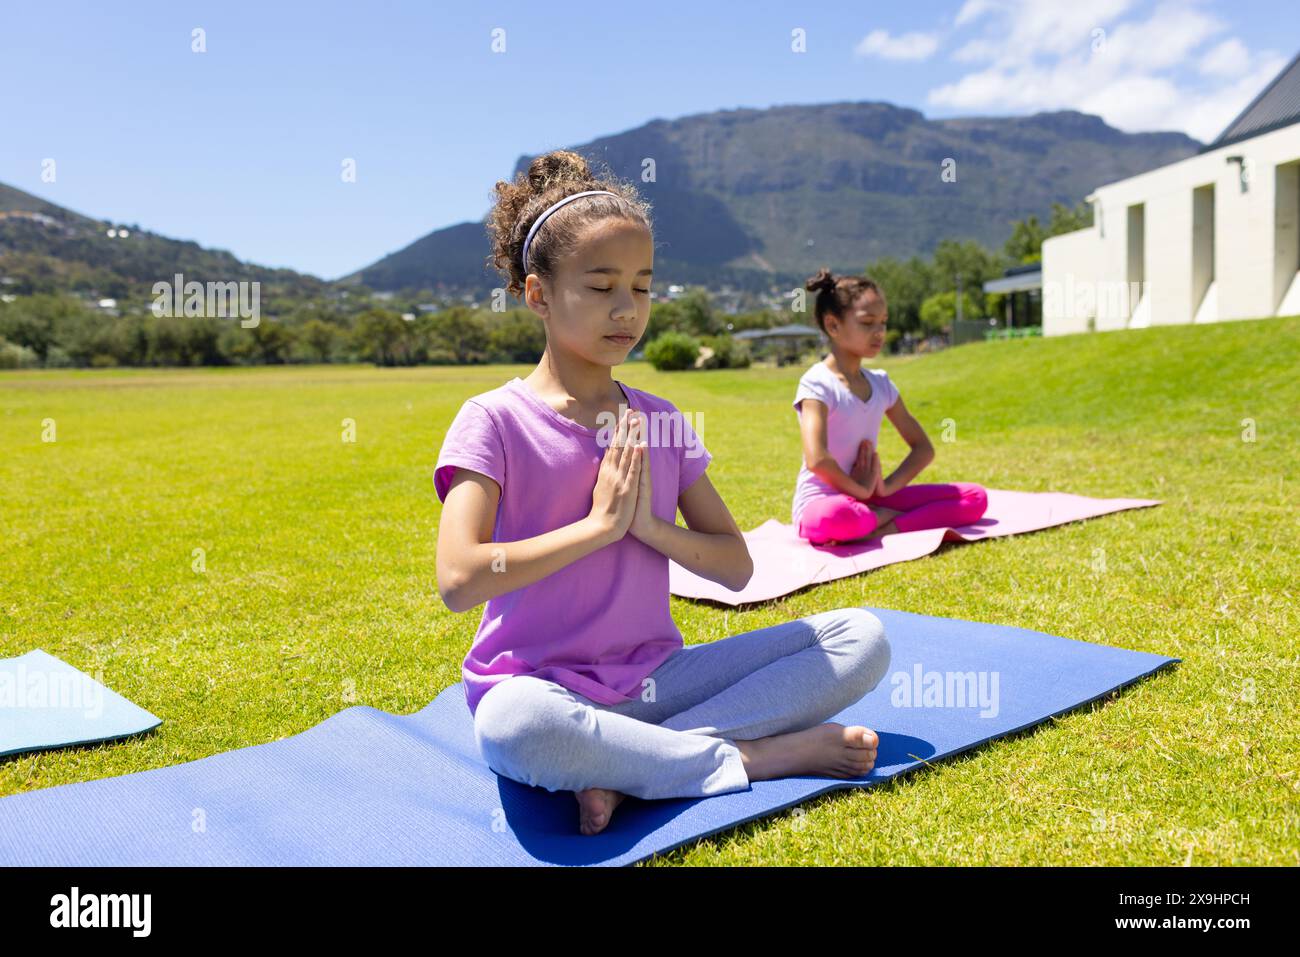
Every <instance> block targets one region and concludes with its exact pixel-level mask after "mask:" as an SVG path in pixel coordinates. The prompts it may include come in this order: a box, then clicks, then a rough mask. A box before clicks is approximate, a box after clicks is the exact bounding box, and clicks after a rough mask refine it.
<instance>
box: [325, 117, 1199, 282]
mask: <svg viewBox="0 0 1300 957" xmlns="http://www.w3.org/2000/svg"><path fill="white" fill-rule="evenodd" d="M1200 145H1201V144H1200V143H1198V142H1197V141H1196V140H1194V139H1192V138H1191V137H1188V136H1185V135H1184V134H1182V133H1123V132H1120V131H1119V130H1116V129H1114V128H1112V127H1110V126H1108V125H1106V123H1105V122H1104V121H1103V120H1102V119H1101V118H1100V117H1096V116H1091V115H1088V114H1084V113H1078V112H1075V111H1072V110H1066V111H1061V112H1055V113H1039V114H1036V115H1033V116H1027V117H967V118H961V119H945V120H930V119H926V118H925V117H924V116H923V115H922V114H921V113H919V112H917V111H916V110H911V109H903V108H900V107H896V106H892V105H890V104H888V103H870V102H862V103H854V102H843V103H830V104H823V105H815V106H798V105H790V106H776V107H771V108H769V109H762V110H759V109H737V110H723V111H719V112H713V113H701V114H697V115H694V116H687V117H683V118H681V119H676V120H663V119H656V120H653V121H651V122H649V123H646V124H645V125H644V126H640V127H638V128H636V129H633V130H628V131H626V132H623V133H617V134H615V135H612V136H607V137H601V138H600V139H596V140H593V141H591V142H590V143H586V144H583V145H581V146H575V147H571V148H572V149H573V150H574V151H575V152H578V153H581V154H582V155H583V156H586V157H587V158H588V159H589V160H597V161H602V162H603V163H604V164H605V165H607V166H608V167H609V168H610V169H611V170H612V171H613V172H614V173H615V174H617V175H618V176H619V177H621V178H623V179H626V180H630V181H632V182H634V183H636V184H637V187H638V188H639V189H640V190H641V192H642V195H643V196H644V197H645V198H646V199H648V200H649V201H650V202H651V203H652V204H653V216H654V222H655V280H656V282H660V281H662V282H690V283H694V282H707V283H708V284H709V285H710V286H714V287H716V286H719V285H721V284H722V283H723V282H730V283H731V284H732V285H735V286H737V287H738V288H746V289H751V290H752V289H761V288H767V287H769V286H771V285H772V284H774V283H775V284H780V285H788V284H790V283H794V282H799V283H802V281H803V279H804V278H806V277H807V276H809V275H811V274H813V273H814V272H815V271H816V269H817V268H818V267H820V266H823V265H825V266H829V267H831V268H832V269H834V270H836V271H852V272H858V271H861V270H862V269H863V268H864V267H865V266H866V265H867V264H868V263H869V262H871V261H873V260H875V259H878V258H880V257H883V256H894V257H899V258H906V257H909V256H911V255H913V254H921V255H925V254H928V253H930V252H931V251H932V250H933V249H934V247H935V246H936V244H937V243H938V242H939V241H940V240H942V239H965V238H969V239H975V240H978V241H980V242H982V243H984V244H985V245H986V246H989V247H991V248H998V247H1000V246H1001V245H1002V243H1003V242H1004V241H1005V240H1006V238H1007V236H1008V235H1010V232H1011V224H1012V222H1013V221H1015V220H1019V219H1023V218H1025V217H1027V216H1029V215H1034V214H1036V215H1038V216H1040V217H1045V216H1046V215H1047V214H1048V213H1049V212H1050V209H1051V205H1052V203H1053V202H1062V203H1065V204H1067V205H1069V206H1074V205H1075V204H1077V203H1078V202H1079V201H1080V200H1082V199H1083V197H1084V196H1086V195H1087V194H1088V193H1090V192H1091V191H1092V190H1093V189H1094V188H1095V187H1097V186H1100V185H1102V184H1104V183H1108V182H1112V181H1114V180H1117V179H1123V178H1125V177H1127V176H1132V175H1135V174H1137V173H1141V172H1144V171H1146V170H1149V169H1153V168H1155V167H1158V166H1163V165H1164V164H1166V163H1170V162H1174V161H1175V160H1179V159H1182V158H1184V157H1186V156H1190V155H1192V154H1194V153H1195V152H1196V151H1197V150H1198V149H1199V147H1200ZM647 157H649V158H653V159H654V161H655V167H656V181H655V182H651V183H644V182H641V170H642V164H643V161H644V159H645V158H647ZM947 159H952V160H954V161H955V172H956V178H955V181H945V180H944V178H943V177H942V176H941V173H942V169H943V164H944V161H945V160H947ZM531 160H532V157H531V156H525V157H521V158H520V159H519V161H518V162H517V163H516V164H515V173H517V172H519V171H520V170H525V169H527V168H528V164H529V162H530V161H531ZM950 165H951V164H950ZM513 175H514V174H513V173H512V176H513ZM487 255H488V241H487V235H486V232H485V231H484V227H483V223H481V222H478V223H460V224H457V225H455V226H450V227H447V228H445V229H438V230H435V231H433V232H431V233H429V234H428V235H426V236H424V237H423V238H421V239H418V240H416V241H415V242H413V243H411V244H410V245H409V246H407V247H405V248H404V249H401V250H398V251H397V252H394V253H391V254H390V255H388V256H385V257H384V258H382V259H380V260H379V261H378V262H375V263H373V264H372V265H370V266H367V267H365V268H364V269H360V270H358V271H357V272H356V273H353V274H352V275H350V276H346V277H344V281H351V282H358V281H359V282H362V283H364V284H366V285H367V286H370V287H371V288H373V289H381V290H399V289H403V288H421V287H423V288H432V289H435V290H438V291H440V292H444V293H456V292H465V291H470V292H482V291H485V290H487V289H491V288H493V287H496V286H499V285H501V280H500V277H499V275H498V274H497V273H496V272H495V271H493V270H490V269H488V268H487V267H485V266H484V265H483V264H484V260H485V259H486V257H487Z"/></svg>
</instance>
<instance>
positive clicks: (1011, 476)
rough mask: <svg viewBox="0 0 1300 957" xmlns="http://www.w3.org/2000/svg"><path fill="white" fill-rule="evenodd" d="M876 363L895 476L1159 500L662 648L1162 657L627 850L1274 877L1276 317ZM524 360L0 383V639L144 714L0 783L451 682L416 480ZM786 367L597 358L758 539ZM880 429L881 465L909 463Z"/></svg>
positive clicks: (295, 727) (208, 744)
mask: <svg viewBox="0 0 1300 957" xmlns="http://www.w3.org/2000/svg"><path fill="white" fill-rule="evenodd" d="M878 364H879V365H881V366H884V367H885V368H887V369H888V370H889V372H890V374H891V376H893V377H894V379H895V381H896V382H897V383H898V384H899V387H900V389H901V391H902V395H903V398H904V400H905V401H906V402H907V404H908V407H909V408H910V409H911V410H912V411H913V413H914V414H915V415H916V416H917V418H918V419H919V420H920V421H921V423H922V424H923V425H924V426H925V428H926V429H927V431H928V432H929V433H930V435H931V438H932V439H933V440H934V443H935V446H936V449H937V452H938V455H937V458H936V461H935V462H934V464H933V465H932V466H931V467H930V468H929V469H927V470H926V471H925V472H923V473H922V474H921V476H920V477H919V478H918V479H917V480H916V481H918V482H933V481H952V480H968V481H976V482H980V483H982V484H984V485H986V486H990V487H994V488H1009V489H1023V490H1056V491H1067V492H1075V493H1079V494H1084V495H1096V496H1107V497H1109V496H1131V497H1139V498H1158V499H1162V500H1163V501H1164V504H1163V505H1161V506H1159V507H1157V508H1151V509H1142V510H1139V511H1132V512H1121V513H1119V514H1116V515H1109V516H1104V517H1101V518H1097V519H1093V520H1090V521H1086V522H1079V523H1074V524H1071V525H1066V526H1061V527H1058V528H1053V529H1048V530H1046V531H1042V532H1036V533H1033V534H1029V535H1023V536H1015V537H1011V538H1004V539H995V540H991V541H987V542H980V543H975V544H970V545H945V546H944V547H943V548H941V549H940V551H939V552H937V553H936V554H935V555H932V556H930V557H928V558H925V559H922V560H920V561H915V562H909V563H905V564H899V565H893V566H890V567H887V568H884V569H881V570H878V571H874V572H871V573H869V574H866V575H860V576H857V577H854V578H848V579H841V580H839V581H836V582H832V583H830V584H827V585H821V586H818V587H815V588H812V589H807V590H805V591H802V592H800V593H798V594H795V595H791V596H788V597H787V598H786V599H783V600H779V601H774V602H768V603H765V604H763V605H759V606H754V607H751V608H747V609H744V610H724V609H721V608H716V607H713V606H702V605H697V604H694V603H691V602H687V601H682V600H679V599H676V598H674V599H673V612H674V614H675V616H676V619H677V623H678V625H679V626H680V627H681V630H682V633H683V635H685V636H686V641H687V642H688V643H694V642H701V641H712V640H714V639H717V638H722V637H724V636H726V635H729V634H733V633H736V632H740V631H747V630H750V629H754V628H761V627H764V626H767V625H771V624H775V623H777V622H780V621H785V620H787V619H790V618H794V617H798V616H802V615H808V614H812V613H814V612H817V611H820V610H823V609H827V608H833V607H839V606H845V605H871V606H879V607H886V608H898V609H904V610H907V611H914V612H921V613H924V614H932V615H942V616H948V617H956V618H966V619H973V620H977V621H986V622H996V623H1000V624H1006V625H1015V626H1019V627H1023V628H1031V629H1034V630H1037V631H1044V632H1049V633H1052V634H1057V635H1064V636H1066V637H1069V638H1076V639H1081V640H1084V641H1092V642H1098V643H1104V644H1108V645H1115V646H1118V647H1121V648H1130V649H1135V650H1139V651H1149V652H1157V653H1160V654H1165V655H1172V656H1176V657H1179V658H1182V659H1183V662H1182V664H1180V665H1177V666H1175V667H1174V668H1172V669H1168V670H1166V671H1165V672H1162V673H1161V674H1160V675H1158V676H1156V677H1154V678H1152V679H1150V680H1146V681H1143V682H1140V683H1139V684H1137V685H1136V686H1134V687H1132V688H1130V689H1128V690H1126V691H1124V692H1122V693H1121V694H1119V695H1118V696H1117V697H1115V698H1114V699H1113V700H1110V701H1108V702H1106V703H1105V704H1095V705H1093V706H1090V707H1088V708H1085V709H1083V710H1081V711H1077V712H1074V713H1071V714H1069V715H1067V716H1065V717H1063V718H1060V719H1054V720H1051V721H1049V722H1047V724H1045V725H1043V726H1040V727H1038V728H1036V729H1033V730H1031V731H1028V732H1024V733H1022V734H1020V735H1017V736H1014V737H1012V738H1007V739H1003V740H1001V741H997V742H994V743H991V744H989V745H987V746H984V747H982V748H980V749H978V750H976V751H974V752H968V753H967V754H965V755H963V756H960V757H957V758H955V759H951V760H945V761H941V762H939V763H937V764H936V765H934V766H933V767H932V768H930V769H927V770H924V771H921V772H919V773H914V774H912V775H909V776H907V777H906V778H904V779H902V780H898V781H894V782H891V783H889V784H886V785H882V786H879V787H875V788H870V789H861V790H854V791H839V792H836V793H833V794H829V795H823V796H822V797H820V798H817V799H815V800H812V801H809V802H807V803H806V804H805V805H804V806H802V807H800V808H798V809H796V810H797V812H798V813H784V814H781V815H777V816H775V817H772V818H768V819H765V820H762V821H757V822H751V823H749V824H746V825H744V826H742V827H740V828H737V829H736V830H734V831H731V832H726V833H723V834H719V835H714V836H713V837H711V838H708V839H706V840H704V841H701V842H699V843H698V844H696V845H693V846H690V847H687V848H683V849H680V850H678V851H674V852H672V853H670V854H667V855H664V856H662V857H659V858H656V859H655V861H654V862H653V863H665V864H814V863H816V864H1174V865H1177V864H1186V863H1191V864H1297V863H1300V830H1298V829H1297V827H1298V824H1300V773H1298V767H1297V765H1298V764H1300V762H1298V761H1297V755H1296V740H1297V732H1298V731H1300V718H1298V717H1297V707H1296V702H1297V700H1300V681H1298V680H1297V664H1300V657H1298V656H1297V645H1298V642H1297V635H1298V634H1300V615H1297V606H1296V600H1295V586H1296V582H1297V578H1298V577H1300V575H1298V574H1297V573H1298V571H1300V561H1298V560H1297V559H1298V556H1300V542H1298V534H1297V533H1298V532H1300V527H1298V523H1297V514H1298V512H1297V509H1298V507H1300V488H1298V487H1297V483H1296V480H1295V478H1294V474H1293V473H1292V474H1288V472H1289V469H1292V470H1293V469H1294V468H1295V466H1296V465H1297V463H1298V462H1300V455H1298V454H1297V450H1298V449H1300V382H1297V370H1298V369H1300V318H1290V319H1270V320H1261V321H1252V322H1234V323H1220V324H1215V325H1209V326H1184V327H1168V328H1153V329H1145V330H1135V331H1126V332H1113V333H1102V334H1093V335H1080V336H1069V337H1063V338H1049V339H1039V340H1021V341H1011V342H993V343H979V344H972V345H966V346H961V347H958V348H955V349H951V350H949V351H946V352H942V353H938V354H934V355H928V356H917V357H899V358H893V359H884V360H881V361H880V362H879V363H878ZM529 368H530V367H525V366H492V367H479V368H418V369H400V370H393V369H376V368H370V367H328V366H325V367H319V366H318V367H311V368H249V369H218V370H201V369H186V370H165V371H158V370H121V371H118V370H114V371H94V372H90V371H48V372H47V371H33V372H17V373H4V374H0V410H2V414H0V449H2V450H3V455H2V456H0V487H3V489H4V499H3V534H4V546H3V548H0V589H2V590H0V613H2V614H0V656H3V657H9V656H13V655H17V654H21V653H23V652H25V651H28V650H30V649H32V648H43V649H44V650H46V651H48V652H50V653H51V654H54V655H57V656H59V657H60V658H63V659H64V660H66V661H68V662H70V663H71V664H73V665H75V666H76V667H78V668H80V669H82V670H83V671H86V672H88V673H90V674H95V673H96V672H97V671H102V673H103V680H104V681H105V683H106V684H108V685H109V687H111V688H113V689H114V690H116V691H118V692H119V693H121V694H123V695H125V696H126V697H128V698H129V699H131V700H133V701H135V702H137V703H138V704H140V705H141V706H143V707H145V708H147V709H148V710H150V711H152V712H153V713H154V714H156V715H158V716H159V717H161V718H162V719H163V724H162V726H161V727H160V728H159V729H158V730H157V731H156V732H154V733H152V734H150V735H147V736H144V737H142V738H137V739H132V740H128V741H124V742H121V743H117V744H111V745H106V746H105V745H101V746H95V747H89V748H76V749H68V750H61V751H51V752H45V753H39V754H30V755H26V756H20V757H17V758H11V759H6V760H2V761H0V795H8V794H14V793H17V792H21V791H29V790H33V789H36V788H44V787H50V786H52V785H56V784H62V783H66V782H70V781H87V780H91V779H95V778H102V777H108V776H110V775H117V774H123V773H127V772H131V771H140V770H144V769H147V768H157V767H163V766H166V765H170V764H176V763H179V762H182V761H191V760H195V759H197V758H202V757H205V756H207V755H211V754H215V753H217V752H221V751H226V750H229V749H232V748H239V747H244V746H247V745H254V744H260V743H263V742H267V741H272V740H275V739H277V738H282V737H285V736H288V735H291V734H295V733H298V732H300V731H303V730H305V729H307V728H309V727H311V726H312V725H314V724H317V723H318V722H320V721H322V720H324V719H325V718H327V717H329V716H330V715H331V714H334V713H335V712H337V711H339V710H340V709H342V708H345V707H348V706H350V705H353V704H365V705H370V706H373V707H376V708H382V709H384V710H386V711H390V712H394V713H409V712H412V711H416V710H418V709H419V708H421V707H423V706H424V705H425V704H427V703H428V702H429V701H430V700H431V699H432V698H433V697H435V696H436V695H437V693H438V692H439V691H441V690H442V689H444V688H446V687H447V686H449V685H451V684H454V683H456V682H458V681H459V680H460V662H461V659H462V658H463V656H464V654H465V651H466V650H467V648H468V646H469V642H470V639H471V637H472V636H473V634H474V631H475V628H476V627H477V624H478V620H479V616H480V614H481V607H480V608H476V609H474V610H472V611H470V612H466V613H464V614H461V615H456V614H453V613H451V612H450V611H448V610H447V609H446V608H445V607H444V606H443V604H442V602H441V601H440V599H439V597H438V593H437V583H436V578H435V574H434V545H435V541H436V529H437V524H438V515H439V508H440V506H439V503H438V500H437V497H436V496H435V495H434V491H433V483H432V473H433V465H434V462H435V459H436V457H437V454H438V450H439V447H440V445H441V442H442V436H443V433H444V432H445V430H446V427H447V425H448V424H449V423H450V421H451V418H452V416H453V415H454V414H455V413H456V410H457V409H458V408H459V406H460V404H461V403H462V401H463V400H464V399H465V398H466V397H468V396H470V395H473V394H475V393H478V392H482V391H485V390H487V389H491V388H494V387H496V386H498V385H500V384H502V383H503V382H505V381H506V380H508V379H509V378H511V377H513V376H515V375H520V376H523V375H527V373H528V371H529ZM802 371H803V370H802V367H799V368H784V369H757V368H755V369H749V370H735V371H718V372H681V373H656V372H655V371H654V370H653V369H652V368H651V367H650V366H649V365H646V364H644V363H634V364H629V365H627V366H624V367H619V368H618V369H616V370H615V375H616V377H618V378H620V379H622V380H624V381H626V382H628V383H630V384H631V385H634V386H637V387H639V388H642V389H648V390H649V391H651V392H654V393H657V394H660V395H663V396H666V397H668V398H669V399H671V400H672V401H673V402H674V403H675V404H676V405H677V406H678V407H679V408H680V409H682V410H683V411H689V412H692V413H702V414H703V431H702V436H703V439H704V442H705V444H706V445H707V446H708V447H709V449H710V451H712V452H713V454H714V461H713V463H712V465H711V466H710V467H709V475H710V476H711V478H712V480H713V483H714V484H715V485H716V486H717V488H718V489H719V491H720V492H721V494H722V496H723V498H724V499H725V500H726V502H727V504H728V506H729V507H730V509H731V511H732V514H733V515H734V516H735V518H736V521H737V522H738V523H739V525H740V526H741V528H744V529H749V528H753V527H754V526H756V525H758V524H760V523H761V522H763V521H764V520H766V519H768V518H773V517H775V518H778V519H780V520H781V521H788V520H789V512H790V496H791V493H792V491H793V485H794V478H795V474H796V472H797V470H798V467H799V436H798V431H797V425H796V420H795V415H794V413H793V411H792V409H791V405H790V402H791V399H792V398H793V395H794V387H795V383H796V381H797V380H798V378H799V375H800V374H801V372H802ZM47 418H48V419H53V420H54V424H55V428H56V430H57V432H56V435H57V441H55V442H52V443H50V442H42V440H41V433H42V421H43V420H45V419H47ZM345 418H350V419H353V420H355V422H356V441H355V442H354V443H345V442H343V441H342V439H341V435H342V421H343V420H344V419H345ZM946 419H951V420H952V421H953V422H954V423H955V432H956V435H955V441H952V442H944V441H942V440H941V437H942V433H943V422H944V420H946ZM1246 419H1249V420H1252V421H1253V423H1254V429H1255V436H1254V441H1246V440H1245V439H1244V438H1243V431H1244V429H1245V428H1247V426H1243V420H1246ZM882 434H883V436H884V438H883V441H882V459H883V460H884V461H885V462H886V468H887V469H892V468H893V466H895V465H896V464H897V463H898V461H899V460H900V459H901V458H902V455H903V454H904V451H905V447H904V446H903V444H902V443H901V441H900V440H899V439H898V436H897V434H896V433H895V432H894V431H893V430H892V428H891V427H890V426H889V425H888V424H887V423H886V425H885V427H884V430H883V433H882ZM200 548H201V549H203V550H204V556H203V560H204V562H205V564H206V571H203V572H196V571H195V570H194V564H195V558H194V550H195V549H200ZM574 815H575V817H574V823H575V828H576V824H577V809H576V802H575V809H574Z"/></svg>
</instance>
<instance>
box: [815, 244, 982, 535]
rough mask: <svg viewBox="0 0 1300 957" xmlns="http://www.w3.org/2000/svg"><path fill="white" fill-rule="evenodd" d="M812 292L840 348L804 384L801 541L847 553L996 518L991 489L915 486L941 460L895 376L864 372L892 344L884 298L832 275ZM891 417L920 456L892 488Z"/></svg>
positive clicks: (856, 281) (857, 279)
mask: <svg viewBox="0 0 1300 957" xmlns="http://www.w3.org/2000/svg"><path fill="white" fill-rule="evenodd" d="M805 288H806V289H808V290H810V291H813V290H815V291H816V292H817V302H816V305H815V307H814V313H815V315H816V317H817V325H818V326H819V327H820V328H821V330H822V332H824V333H826V335H827V337H828V338H829V339H830V341H831V353H830V355H828V356H827V357H826V358H825V359H823V360H822V361H820V362H817V363H815V364H814V365H813V366H812V367H811V368H810V369H809V370H808V371H807V372H805V373H804V374H803V377H802V378H801V379H800V380H799V386H798V388H797V389H796V390H795V396H794V411H795V417H796V418H797V419H798V420H799V427H800V436H801V439H802V444H803V462H802V464H801V466H800V468H799V475H798V477H797V478H796V480H795V489H794V498H793V500H792V501H791V504H790V520H791V521H792V522H793V523H794V524H795V526H796V527H797V528H798V530H799V535H800V537H802V538H806V539H808V541H810V542H812V543H813V544H816V545H839V544H841V543H843V542H849V541H853V540H855V539H862V540H868V539H872V538H876V537H878V536H883V535H888V534H890V533H891V532H911V531H916V530H917V529H921V528H945V527H953V528H955V527H958V526H961V525H969V524H970V523H971V522H974V521H978V520H979V519H980V518H981V517H982V516H983V515H984V510H985V509H986V508H988V494H987V493H986V492H985V490H984V488H983V486H980V485H976V484H975V483H974V482H948V483H942V484H932V485H909V484H908V483H909V482H911V481H912V479H913V478H915V477H916V475H917V473H919V472H920V471H921V470H922V469H924V468H925V467H926V466H927V465H929V464H930V462H932V461H933V460H934V446H933V445H931V444H930V440H929V438H928V437H927V436H926V434H925V429H923V428H921V424H920V423H919V422H917V421H916V419H915V418H913V417H912V413H910V412H909V411H907V406H905V405H904V404H903V400H902V398H901V397H900V396H899V394H898V389H897V388H896V387H895V385H894V383H893V382H892V381H891V380H890V378H889V373H888V372H886V371H885V370H884V369H863V368H862V367H861V363H862V360H863V359H873V358H875V357H876V356H877V355H879V354H880V350H881V348H882V347H883V346H884V344H885V322H886V320H887V319H888V318H889V309H888V306H887V305H886V303H885V294H884V292H883V291H882V290H881V289H880V287H879V286H878V285H876V283H874V282H873V281H872V280H870V279H867V278H865V277H862V276H842V277H840V278H838V279H837V278H835V276H833V275H832V274H831V272H830V270H827V269H823V270H821V271H820V272H819V273H818V274H817V275H816V276H814V277H813V278H812V279H809V280H808V282H807V283H806V284H805ZM886 415H887V416H889V421H890V422H892V423H893V424H894V427H895V428H896V429H898V432H899V434H900V435H901V436H902V437H903V439H904V440H905V441H906V442H907V444H908V445H909V446H910V447H911V450H910V451H909V452H908V455H907V457H906V458H905V459H903V461H902V463H901V464H900V465H899V466H898V468H897V469H895V470H894V471H893V473H892V474H890V476H889V477H888V478H885V477H884V474H883V472H882V471H881V466H880V455H879V454H878V453H877V451H876V444H877V441H878V438H879V435H880V420H881V418H882V417H883V416H886Z"/></svg>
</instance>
